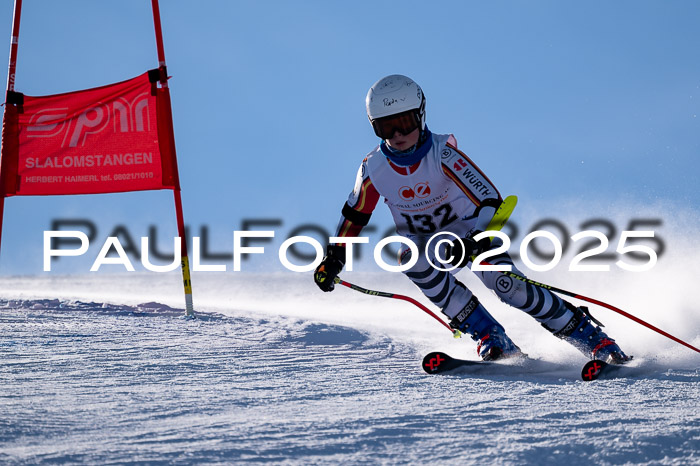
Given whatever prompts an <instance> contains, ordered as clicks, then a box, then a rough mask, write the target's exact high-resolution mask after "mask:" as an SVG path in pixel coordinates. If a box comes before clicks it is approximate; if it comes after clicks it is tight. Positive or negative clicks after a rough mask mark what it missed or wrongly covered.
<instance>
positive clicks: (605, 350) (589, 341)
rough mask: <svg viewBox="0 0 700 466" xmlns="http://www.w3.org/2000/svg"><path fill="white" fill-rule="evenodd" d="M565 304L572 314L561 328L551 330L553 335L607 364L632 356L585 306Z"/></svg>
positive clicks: (629, 358)
mask: <svg viewBox="0 0 700 466" xmlns="http://www.w3.org/2000/svg"><path fill="white" fill-rule="evenodd" d="M565 304H566V307H568V308H569V309H570V310H571V311H572V312H573V313H574V316H573V317H572V318H571V320H570V321H569V323H568V324H566V325H565V326H564V328H563V329H561V330H559V331H558V332H553V333H554V336H556V337H558V338H561V339H563V340H566V341H568V342H569V343H571V344H572V345H573V346H574V347H576V349H578V350H579V351H581V352H582V353H583V354H585V355H587V356H588V357H590V358H591V359H599V360H601V361H604V362H607V363H608V364H624V363H626V362H628V361H629V360H631V359H632V356H627V355H626V354H625V353H624V352H623V351H622V350H621V349H620V347H619V346H618V345H617V343H615V340H613V339H612V338H610V337H608V336H607V335H606V334H605V332H603V331H602V330H601V329H600V326H602V325H603V324H602V323H600V322H599V321H597V320H596V319H595V318H594V317H593V316H592V315H591V313H590V311H589V310H588V308H587V307H585V306H581V307H575V306H574V305H573V304H571V303H569V302H566V301H565ZM596 324H597V325H596ZM545 328H546V327H545Z"/></svg>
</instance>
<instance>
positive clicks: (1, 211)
mask: <svg viewBox="0 0 700 466" xmlns="http://www.w3.org/2000/svg"><path fill="white" fill-rule="evenodd" d="M21 16H22V0H15V8H14V13H13V17H12V35H11V36H10V63H9V66H8V69H7V91H6V92H5V112H7V105H8V103H7V94H8V93H9V92H11V91H14V90H15V73H16V71H17V49H18V46H19V21H20V18H21ZM2 121H3V122H4V121H5V115H4V113H3V119H2ZM3 134H4V128H3ZM3 180H4V178H3V176H2V160H1V159H0V244H2V223H3V222H2V221H3V218H4V217H5V183H4V181H3Z"/></svg>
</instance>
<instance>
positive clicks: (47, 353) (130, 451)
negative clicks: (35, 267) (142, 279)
mask: <svg viewBox="0 0 700 466" xmlns="http://www.w3.org/2000/svg"><path fill="white" fill-rule="evenodd" d="M22 280H24V282H23V281H22ZM22 280H16V284H17V283H19V288H21V287H22V286H26V287H28V288H31V289H34V290H37V289H42V287H44V288H45V287H46V285H47V283H48V284H52V286H53V289H52V290H48V291H46V293H47V294H49V295H52V296H62V292H59V291H58V290H63V292H65V288H64V287H63V286H62V285H61V283H65V282H61V281H59V282H58V284H56V283H55V282H52V281H51V280H49V281H48V282H47V281H46V280H43V279H41V280H40V279H36V280H33V279H22ZM100 280H101V281H100ZM100 280H97V281H96V283H97V282H99V283H101V284H99V285H94V288H100V287H103V288H104V286H105V283H112V282H118V281H119V280H120V279H119V278H116V279H115V278H106V279H105V278H103V279H100ZM10 282H12V280H10ZM25 282H26V283H25ZM66 282H67V281H66ZM149 286H153V285H152V284H151V285H149ZM19 288H18V289H19ZM48 288H51V286H49V287H48ZM156 288H157V287H156ZM175 289H176V288H175ZM93 291H94V290H93ZM163 293H165V294H166V295H167V293H168V291H167V290H166V291H165V292H163ZM335 293H338V291H336V292H335ZM11 294H14V295H15V296H19V297H15V298H13V297H11V296H9V295H11ZM35 294H36V292H35ZM145 294H147V293H145ZM118 295H119V293H118V292H117V296H118ZM173 295H174V296H177V291H175V292H174V294H173ZM129 296H130V298H129V299H123V300H122V301H130V300H133V299H135V298H134V296H133V295H129ZM345 296H350V295H348V294H346V295H345ZM173 299H174V298H173ZM319 299H321V300H322V301H323V300H325V299H327V296H324V297H320V298H319ZM357 299H360V300H362V301H361V302H363V303H368V302H369V303H375V305H376V300H377V298H366V297H362V298H357ZM373 299H374V300H375V301H371V300H373ZM367 300H370V301H367ZM162 301H168V299H167V297H164V299H163V300H162ZM176 301H177V300H175V302H176ZM272 301H274V300H272ZM289 302H291V303H294V302H296V303H297V304H296V305H298V302H297V301H295V298H294V296H292V297H291V298H290V301H288V303H289ZM355 302H357V301H355ZM385 303H386V302H385ZM392 305H393V303H392ZM243 306H244V307H245V308H247V310H244V309H236V306H235V305H233V306H232V305H229V304H224V305H223V307H224V308H226V309H227V311H226V312H219V311H215V310H210V311H207V312H199V313H198V319H196V320H194V321H184V320H181V319H179V316H180V315H181V314H182V310H181V309H174V308H172V307H169V306H168V305H166V304H159V303H155V302H152V303H148V304H134V303H125V304H119V303H117V304H114V303H112V304H110V303H106V302H101V301H100V302H91V301H89V300H84V301H81V300H76V299H75V298H67V297H60V298H52V299H40V298H36V297H31V298H29V297H27V293H26V292H22V291H17V290H15V291H14V292H7V293H4V294H3V295H2V299H0V331H1V339H0V383H1V384H2V387H3V390H2V393H1V394H0V462H2V463H9V464H13V463H51V464H55V463H88V464H104V463H130V462H137V463H154V464H155V463H172V464H182V463H264V462H274V463H281V464H329V463H342V464H427V463H430V464H477V463H499V464H502V463H506V464H513V463H516V464H522V463H532V464H545V463H550V464H554V463H556V464H590V463H591V462H593V463H596V464H621V463H633V464H645V463H648V464H698V463H700V409H698V408H699V407H700V403H699V401H700V390H699V388H698V387H699V386H700V385H699V382H700V371H698V369H697V362H696V361H697V359H686V360H685V362H683V360H681V361H680V363H679V364H677V366H678V367H675V368H672V369H669V368H668V367H666V366H665V365H664V364H662V363H661V362H658V361H657V362H653V361H646V364H645V362H644V361H642V363H641V364H640V365H639V366H638V367H637V368H636V369H633V371H634V372H633V375H634V376H633V377H630V378H621V379H615V380H605V381H597V382H594V383H585V382H581V381H579V380H578V371H579V370H580V367H581V365H582V363H583V362H584V359H581V358H578V359H574V362H573V363H569V361H561V360H559V361H535V362H534V363H533V365H532V367H531V368H529V370H524V369H525V368H521V369H522V370H519V369H518V368H517V367H516V368H513V371H510V372H508V371H504V372H503V373H497V374H484V375H475V376H469V375H465V374H459V373H457V374H454V375H444V376H428V375H426V374H424V373H423V371H422V370H421V368H420V360H421V357H422V355H423V354H424V353H425V352H427V350H428V349H440V348H437V347H435V348H433V347H431V346H434V345H435V344H434V343H432V342H431V341H435V340H431V339H432V334H431V333H430V332H428V336H427V337H426V339H424V340H421V339H420V338H418V337H416V338H415V339H412V338H407V337H406V335H405V333H404V332H403V331H402V327H401V326H400V325H399V326H398V327H396V330H395V331H392V330H391V329H393V328H395V327H393V326H387V327H381V326H378V327H367V328H357V327H361V326H360V325H352V326H348V325H343V324H342V322H341V323H334V322H323V321H319V320H318V319H313V318H305V317H299V316H295V315H293V313H292V314H291V315H287V314H285V312H283V311H282V306H280V305H279V304H276V303H274V302H271V303H270V304H269V306H270V307H271V309H272V311H267V312H260V313H257V312H255V313H253V312H251V309H255V307H254V305H252V304H250V303H246V304H243ZM251 306H252V307H251ZM387 306H388V304H387ZM204 307H206V306H204ZM260 307H264V306H262V305H261V306H260ZM275 309H277V312H275ZM309 312H311V311H309ZM388 312H390V310H389V311H388ZM396 315H399V316H407V315H410V316H411V318H413V319H416V320H415V321H414V322H418V324H417V326H418V327H419V328H420V327H425V328H430V329H431V331H434V332H440V333H436V335H440V338H445V336H447V338H450V337H449V334H447V333H446V332H445V333H444V334H443V332H444V329H440V328H439V326H437V325H434V323H432V324H431V323H429V320H418V319H422V318H423V316H422V315H420V313H415V312H414V311H409V313H408V314H407V313H406V312H405V311H404V310H401V311H399V312H398V313H397V314H396ZM389 319H394V320H398V319H396V318H395V316H394V315H393V314H389ZM350 323H351V324H352V322H350ZM409 323H410V322H409ZM404 324H405V322H404ZM406 325H408V324H406ZM409 327H410V325H409ZM409 330H411V329H410V328H409ZM409 333H416V332H415V329H413V330H411V331H410V332H409ZM540 337H541V334H540ZM471 343H472V342H471V341H467V342H459V344H461V345H463V346H466V347H468V348H469V351H473V349H472V348H471V346H470V344H471ZM450 348H455V346H452V347H450ZM535 349H536V348H535ZM450 352H451V353H453V354H454V353H455V351H454V349H452V350H451V351H450ZM464 354H466V352H465V353H464ZM464 354H463V355H459V354H455V355H456V356H464ZM470 354H471V353H470ZM688 361H691V362H690V363H688Z"/></svg>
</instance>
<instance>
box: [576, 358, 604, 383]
mask: <svg viewBox="0 0 700 466" xmlns="http://www.w3.org/2000/svg"><path fill="white" fill-rule="evenodd" d="M607 365H608V363H606V362H605V361H601V360H600V359H593V360H591V361H588V362H587V363H586V365H585V366H583V369H582V370H581V379H582V380H583V381H585V382H591V381H593V380H596V379H598V377H600V374H601V372H602V371H603V369H605V367H606V366H607Z"/></svg>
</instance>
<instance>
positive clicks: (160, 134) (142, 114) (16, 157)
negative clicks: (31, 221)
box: [0, 70, 180, 196]
mask: <svg viewBox="0 0 700 466" xmlns="http://www.w3.org/2000/svg"><path fill="white" fill-rule="evenodd" d="M159 72H160V71H159V70H152V71H149V72H146V73H143V74H142V75H140V76H137V77H135V78H132V79H129V80H127V81H123V82H120V83H116V84H110V85H107V86H102V87H97V88H94V89H87V90H84V91H77V92H70V93H65V94H56V95H50V96H43V97H30V96H25V95H23V94H20V93H16V92H8V101H7V105H6V107H7V108H6V111H5V121H4V122H3V135H2V162H1V165H0V169H1V170H0V171H1V172H2V180H0V185H1V186H0V187H1V188H2V195H4V196H43V195H53V194H98V193H114V192H124V191H142V190H150V189H175V190H179V189H180V186H179V180H178V176H177V161H176V159H175V154H174V150H173V148H174V137H173V134H172V121H171V118H172V117H171V114H170V105H169V102H170V96H169V95H168V89H167V88H162V87H160V88H159V87H158V86H157V85H156V84H157V82H158V81H159V79H160V75H159Z"/></svg>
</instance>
